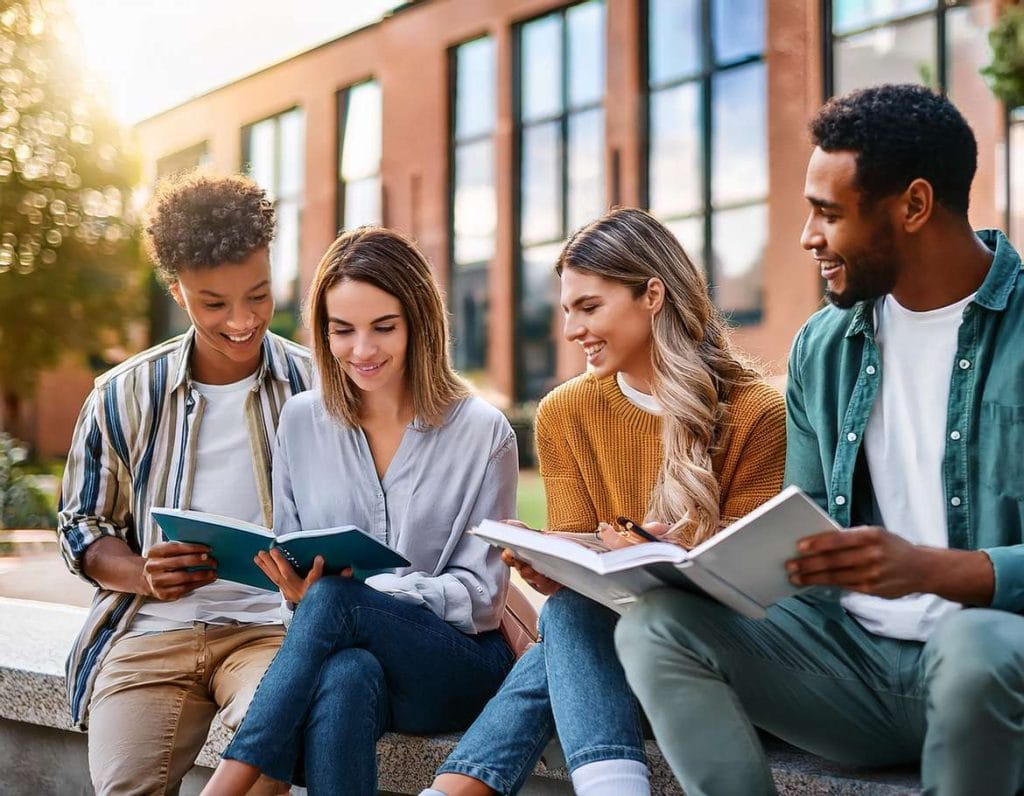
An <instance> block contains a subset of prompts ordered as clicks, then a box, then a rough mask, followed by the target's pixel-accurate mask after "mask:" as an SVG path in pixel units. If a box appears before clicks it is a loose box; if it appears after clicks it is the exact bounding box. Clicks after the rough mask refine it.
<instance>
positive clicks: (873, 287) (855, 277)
mask: <svg viewBox="0 0 1024 796" xmlns="http://www.w3.org/2000/svg"><path fill="white" fill-rule="evenodd" d="M843 270H844V272H845V276H846V284H845V286H844V287H843V289H842V290H841V291H839V292H836V291H833V290H829V289H828V288H826V289H825V298H826V299H828V301H829V302H830V303H832V304H833V305H835V306H836V307H838V308H839V309H841V310H848V309H850V308H851V307H853V306H854V305H855V304H857V303H858V302H861V301H869V300H872V299H877V298H881V297H882V296H884V295H886V294H888V293H891V292H892V289H893V288H894V287H895V286H896V276H897V274H898V271H899V269H898V267H897V257H896V249H895V246H893V241H892V232H891V231H889V230H886V231H885V232H884V233H880V234H879V238H878V243H877V244H875V246H874V247H872V251H871V253H870V254H868V253H866V252H865V253H863V254H858V255H856V256H853V257H849V258H843Z"/></svg>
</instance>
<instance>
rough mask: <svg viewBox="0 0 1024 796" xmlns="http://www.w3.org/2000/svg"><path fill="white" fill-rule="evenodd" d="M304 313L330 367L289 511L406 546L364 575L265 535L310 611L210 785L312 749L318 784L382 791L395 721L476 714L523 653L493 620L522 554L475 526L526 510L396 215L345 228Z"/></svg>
mask: <svg viewBox="0 0 1024 796" xmlns="http://www.w3.org/2000/svg"><path fill="white" fill-rule="evenodd" d="M307 316H308V318H309V323H310V327H311V329H310V330H311V335H312V343H313V352H314V359H315V364H316V370H317V374H318V376H319V385H318V389H315V390H311V391H309V392H306V393H303V394H301V395H298V396H295V398H294V399H292V400H290V401H288V403H287V404H286V405H285V407H284V409H283V410H282V412H281V421H280V424H279V426H278V439H277V452H276V455H275V459H274V530H275V532H276V533H284V532H287V531H292V530H297V529H300V528H301V529H311V528H329V527H332V526H337V525H347V524H352V525H356V526H358V527H360V528H362V529H363V530H365V531H367V532H368V533H370V534H371V535H373V536H374V537H376V538H377V539H379V540H380V541H382V542H385V543H387V544H388V545H389V546H391V547H392V548H394V549H395V550H397V551H398V552H400V553H401V554H402V555H404V556H405V557H406V558H407V559H408V560H409V562H410V566H408V567H405V568H403V569H399V570H397V571H393V572H385V573H380V574H374V575H371V576H370V577H367V578H366V580H365V582H363V581H360V580H358V579H356V578H354V577H353V576H352V571H351V570H345V571H344V572H342V573H341V574H340V575H339V576H325V575H324V573H323V562H322V560H320V559H318V560H317V563H316V564H315V565H314V567H313V571H311V572H310V573H309V574H308V575H307V576H306V577H305V578H303V577H301V576H300V575H299V574H298V573H296V572H295V570H294V569H292V567H291V566H290V565H289V564H288V563H287V561H285V559H284V558H283V557H282V556H281V555H280V554H279V553H278V552H277V551H276V550H274V551H271V552H270V553H269V554H267V553H260V554H259V556H258V562H257V563H258V564H259V565H260V567H261V568H262V569H263V571H264V572H265V573H266V574H267V576H268V577H270V578H271V580H273V581H274V583H276V584H277V585H278V586H279V587H280V589H281V592H282V595H283V597H284V599H285V601H286V606H288V607H289V608H294V618H292V620H291V622H290V626H289V629H288V633H287V635H286V637H285V641H284V644H283V645H282V647H281V650H280V652H278V654H277V657H276V658H275V659H274V662H273V663H272V664H271V666H270V668H269V669H268V670H267V673H266V675H265V676H264V678H263V682H262V683H261V685H260V688H259V690H258V691H257V692H256V694H255V696H254V697H253V700H252V703H251V705H250V707H249V710H248V713H247V715H246V717H245V720H244V722H243V723H242V725H241V727H240V728H239V729H238V732H237V733H236V734H235V737H234V740H233V741H232V742H231V745H230V746H229V747H228V748H227V750H226V751H225V753H224V760H222V761H221V764H220V765H219V766H218V768H217V771H216V772H215V773H214V776H213V778H211V780H210V782H209V784H208V785H207V788H206V790H205V791H204V793H208V794H230V793H245V792H246V790H247V789H248V787H249V786H250V785H251V784H252V783H253V782H254V781H255V780H256V778H257V776H258V775H259V773H260V772H263V773H266V774H268V776H270V777H271V778H273V779H276V780H282V781H287V782H290V781H293V779H294V776H293V774H294V772H295V771H296V770H297V769H298V770H304V775H305V781H306V784H307V787H308V788H309V790H310V792H311V793H314V794H315V793H346V794H374V793H376V792H377V786H376V782H377V774H376V741H377V739H378V738H379V737H380V736H381V735H382V734H383V733H384V732H385V731H386V730H397V731H404V732H412V733H434V732H447V731H451V730H456V729H461V728H463V727H465V726H466V725H468V724H469V723H470V722H471V721H472V720H473V718H474V717H475V716H476V715H477V713H478V712H479V711H480V709H481V708H482V707H483V705H484V704H485V703H486V701H487V699H488V698H489V697H490V696H491V695H492V694H493V693H494V692H495V691H496V690H497V688H498V686H499V685H500V683H501V681H502V678H503V677H504V676H505V674H506V673H507V672H508V670H509V667H510V666H511V663H512V658H513V655H512V651H511V650H510V649H509V647H508V645H507V644H506V643H505V641H504V639H503V638H502V637H501V634H500V633H499V632H498V630H497V628H498V625H499V620H500V617H501V611H502V607H503V605H504V601H505V593H506V589H507V586H508V569H507V567H506V566H505V565H504V564H502V562H501V560H500V554H499V552H498V551H497V550H495V549H494V548H491V547H490V546H489V545H487V544H485V543H484V542H481V541H480V540H478V539H475V538H474V537H472V536H470V535H468V534H466V533H465V531H466V530H467V529H469V528H472V527H473V526H474V525H476V524H478V523H479V522H480V521H481V520H483V519H485V518H488V517H507V516H512V515H513V513H514V511H515V493H516V479H517V477H518V459H517V455H516V443H515V436H514V434H513V433H512V429H511V427H510V426H509V424H508V421H506V420H505V418H504V416H503V415H502V414H501V413H500V412H498V411H497V410H496V409H494V408H493V407H492V406H490V405H489V404H487V403H486V402H484V401H482V400H481V399H479V398H476V397H473V396H471V395H470V394H469V391H468V389H467V388H466V385H465V384H464V382H463V381H462V380H461V379H460V378H459V376H458V375H457V374H456V373H455V371H454V370H453V369H452V367H451V363H450V359H449V354H448V327H447V321H446V317H445V311H444V305H443V302H442V299H441V295H440V292H439V291H438V288H437V285H436V284H435V282H434V279H433V277H432V275H431V273H430V268H429V266H428V264H427V262H426V260H425V259H424V257H423V255H422V254H421V253H420V252H419V251H418V250H417V249H416V247H415V246H414V245H413V244H412V243H410V242H409V241H408V240H406V239H405V238H404V237H402V236H401V235H399V234H398V233H395V232H392V231H390V230H386V229H377V228H360V229H357V230H353V231H351V232H347V233H345V234H343V235H342V236H341V237H339V238H338V239H337V240H336V241H335V242H334V244H333V245H332V246H331V247H330V248H329V249H328V250H327V253H326V254H325V255H324V257H323V259H322V260H321V261H320V265H319V267H318V268H317V273H316V277H315V278H314V280H313V286H312V289H311V291H310V294H309V299H308V311H307Z"/></svg>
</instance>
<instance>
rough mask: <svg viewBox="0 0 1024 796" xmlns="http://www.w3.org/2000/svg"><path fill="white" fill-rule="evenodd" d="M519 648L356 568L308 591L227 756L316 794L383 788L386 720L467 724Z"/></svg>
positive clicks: (420, 725) (410, 724)
mask: <svg viewBox="0 0 1024 796" xmlns="http://www.w3.org/2000/svg"><path fill="white" fill-rule="evenodd" d="M511 664H512V651H511V650H510V649H509V647H508V645H507V644H506V643H505V641H504V639H503V638H502V637H501V634H500V633H498V632H497V631H490V632H487V633H480V634H479V635H475V636H473V635H466V634H464V633H460V632H459V631H458V630H456V629H455V628H453V627H452V626H451V625H449V624H448V623H447V622H445V621H444V620H442V619H440V618H438V617H437V616H436V615H435V614H434V613H432V612H431V611H430V610H429V609H428V608H426V607H423V606H417V605H410V604H409V603H404V602H399V601H398V600H396V599H395V598H394V597H391V596H390V595H387V594H382V593H380V592H377V591H374V590H373V589H371V588H370V587H369V586H366V585H365V584H363V583H360V582H359V581H356V580H352V579H349V578H340V577H327V578H323V579H322V580H320V581H318V582H317V583H316V584H314V585H313V587H312V588H311V589H310V590H309V591H308V592H307V594H306V596H305V598H304V599H303V600H302V602H301V603H300V604H299V608H298V610H297V611H296V612H295V618H294V619H293V620H292V624H291V626H290V627H289V628H288V633H287V635H286V636H285V639H284V644H283V645H282V646H281V650H280V651H279V652H278V653H277V657H276V658H274V662H273V663H272V664H271V665H270V668H269V669H268V670H267V673H266V675H264V677H263V681H262V682H261V683H260V687H259V689H258V690H257V692H256V695H255V696H254V697H253V700H252V703H251V704H250V705H249V710H248V712H247V714H246V716H245V719H244V721H243V722H242V725H241V726H240V727H239V728H238V732H236V733H235V737H234V739H233V740H232V741H231V744H230V745H229V746H228V748H227V749H226V750H225V752H224V757H225V758H228V759H231V760H239V761H242V762H244V763H248V764H250V765H253V766H256V767H257V768H258V769H260V771H262V772H263V773H264V774H266V775H268V776H270V777H272V778H274V779H277V780H282V781H285V782H290V781H292V779H293V774H294V772H295V770H296V766H297V764H298V763H299V762H300V759H301V762H302V763H303V766H304V770H305V779H306V786H307V787H308V788H309V790H310V792H311V793H346V794H375V793H376V792H377V755H376V742H377V739H378V738H380V736H381V735H383V734H384V732H385V731H386V730H395V731H399V732H411V733H435V732H451V731H453V730H458V729H462V728H463V727H465V726H466V725H467V724H469V723H470V722H471V721H472V720H473V718H474V717H475V716H476V715H477V714H478V713H479V712H480V709H481V708H482V707H483V705H484V703H485V702H486V701H487V700H488V698H489V697H490V696H491V695H492V694H493V693H494V692H495V691H496V690H497V689H498V686H499V685H501V681H502V679H503V678H504V676H505V674H506V673H507V672H508V670H509V667H510V666H511Z"/></svg>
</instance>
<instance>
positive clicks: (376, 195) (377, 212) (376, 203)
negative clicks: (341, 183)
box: [342, 175, 381, 229]
mask: <svg viewBox="0 0 1024 796" xmlns="http://www.w3.org/2000/svg"><path fill="white" fill-rule="evenodd" d="M380 220H381V206H380V177H379V176H377V175H373V176H372V177H364V178H363V179H361V180H352V181H351V182H347V183H345V215H344V218H343V219H342V228H344V229H354V228H355V227H361V226H363V225H364V224H379V223H380Z"/></svg>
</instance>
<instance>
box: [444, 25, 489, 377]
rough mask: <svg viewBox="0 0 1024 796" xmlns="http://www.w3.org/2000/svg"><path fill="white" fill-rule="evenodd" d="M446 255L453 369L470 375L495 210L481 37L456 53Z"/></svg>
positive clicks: (485, 44)
mask: <svg viewBox="0 0 1024 796" xmlns="http://www.w3.org/2000/svg"><path fill="white" fill-rule="evenodd" d="M452 63H453V64H454V69H455V94H454V100H455V108H454V111H455V118H454V122H453V129H454V140H453V157H452V194H451V197H452V199H451V201H452V206H451V230H450V233H451V241H452V243H451V253H452V262H451V269H450V271H449V290H448V301H449V310H450V311H451V314H452V339H453V355H454V359H455V366H456V367H457V368H459V369H461V370H463V371H466V372H468V373H470V374H472V373H473V372H474V371H480V370H483V369H484V368H486V367H487V339H488V335H487V328H488V312H489V306H490V302H489V300H488V275H489V272H490V262H491V259H492V258H493V257H494V250H495V236H496V232H497V224H498V221H497V218H498V213H497V207H496V197H495V188H494V140H493V134H494V127H495V120H496V110H495V108H496V106H495V95H496V86H495V79H496V72H495V70H496V61H495V50H494V41H493V39H492V38H490V37H488V36H485V37H483V38H480V39H476V40H474V41H469V42H466V43H465V44H461V45H459V46H458V47H457V48H456V49H455V54H454V58H453V60H452Z"/></svg>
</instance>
